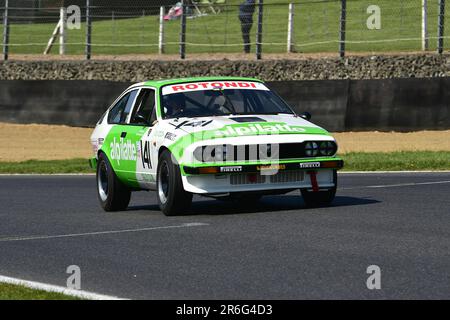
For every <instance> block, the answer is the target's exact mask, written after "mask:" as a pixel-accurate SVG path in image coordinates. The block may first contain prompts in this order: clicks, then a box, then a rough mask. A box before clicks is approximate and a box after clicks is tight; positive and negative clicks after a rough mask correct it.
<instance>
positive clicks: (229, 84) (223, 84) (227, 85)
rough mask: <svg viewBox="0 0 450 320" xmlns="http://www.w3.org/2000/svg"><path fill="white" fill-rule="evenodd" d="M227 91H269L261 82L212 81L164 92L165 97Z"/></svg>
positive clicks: (181, 86) (181, 85) (179, 85)
mask: <svg viewBox="0 0 450 320" xmlns="http://www.w3.org/2000/svg"><path fill="white" fill-rule="evenodd" d="M217 89H220V90H226V89H252V90H265V91H269V89H268V88H267V87H266V86H265V85H264V84H262V83H259V82H248V81H212V82H192V83H182V84H174V85H169V86H165V87H164V88H163V90H162V94H163V95H168V94H173V93H180V92H181V93H182V92H189V91H202V90H217Z"/></svg>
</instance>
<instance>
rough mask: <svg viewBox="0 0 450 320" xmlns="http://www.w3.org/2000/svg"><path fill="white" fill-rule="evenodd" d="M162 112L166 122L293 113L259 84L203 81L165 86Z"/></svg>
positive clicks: (272, 93)
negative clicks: (212, 117) (186, 118)
mask: <svg viewBox="0 0 450 320" xmlns="http://www.w3.org/2000/svg"><path fill="white" fill-rule="evenodd" d="M162 111H163V117H164V119H170V118H181V117H211V116H226V115H254V114H280V113H286V114H293V112H292V110H291V109H290V108H289V106H288V105H287V104H286V103H285V102H284V101H283V100H282V99H281V98H280V97H278V96H277V95H276V94H275V93H274V92H272V91H270V90H269V89H268V88H267V87H266V86H264V85H263V84H262V83H256V82H255V83H253V82H215V83H214V82H213V83H211V82H201V83H189V84H182V85H173V86H171V87H164V88H163V91H162Z"/></svg>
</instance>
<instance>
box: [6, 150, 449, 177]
mask: <svg viewBox="0 0 450 320" xmlns="http://www.w3.org/2000/svg"><path fill="white" fill-rule="evenodd" d="M342 158H343V159H344V161H345V167H344V171H402V170H405V171H406V170H412V171H414V170H450V152H444V151H443V152H393V153H348V154H344V155H342ZM93 172H94V170H92V169H91V168H90V167H89V165H88V161H87V160H86V159H72V160H53V161H36V160H31V161H25V162H0V173H3V174H8V173H12V174H15V173H23V174H26V173H39V174H51V173H93Z"/></svg>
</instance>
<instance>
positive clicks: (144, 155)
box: [141, 141, 152, 169]
mask: <svg viewBox="0 0 450 320" xmlns="http://www.w3.org/2000/svg"><path fill="white" fill-rule="evenodd" d="M142 144H144V145H142ZM141 159H142V166H143V167H144V169H145V166H147V168H148V169H151V168H152V160H151V159H150V141H144V142H143V141H141Z"/></svg>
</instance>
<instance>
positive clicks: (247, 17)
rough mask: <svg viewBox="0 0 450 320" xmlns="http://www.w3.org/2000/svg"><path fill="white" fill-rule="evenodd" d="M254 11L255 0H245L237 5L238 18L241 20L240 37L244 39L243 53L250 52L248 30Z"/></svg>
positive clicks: (251, 23)
mask: <svg viewBox="0 0 450 320" xmlns="http://www.w3.org/2000/svg"><path fill="white" fill-rule="evenodd" d="M254 12H255V0H245V1H244V2H243V3H242V4H241V5H240V6H239V20H240V21H241V30H242V39H243V40H244V52H245V53H250V30H251V29H252V25H253V13H254Z"/></svg>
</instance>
